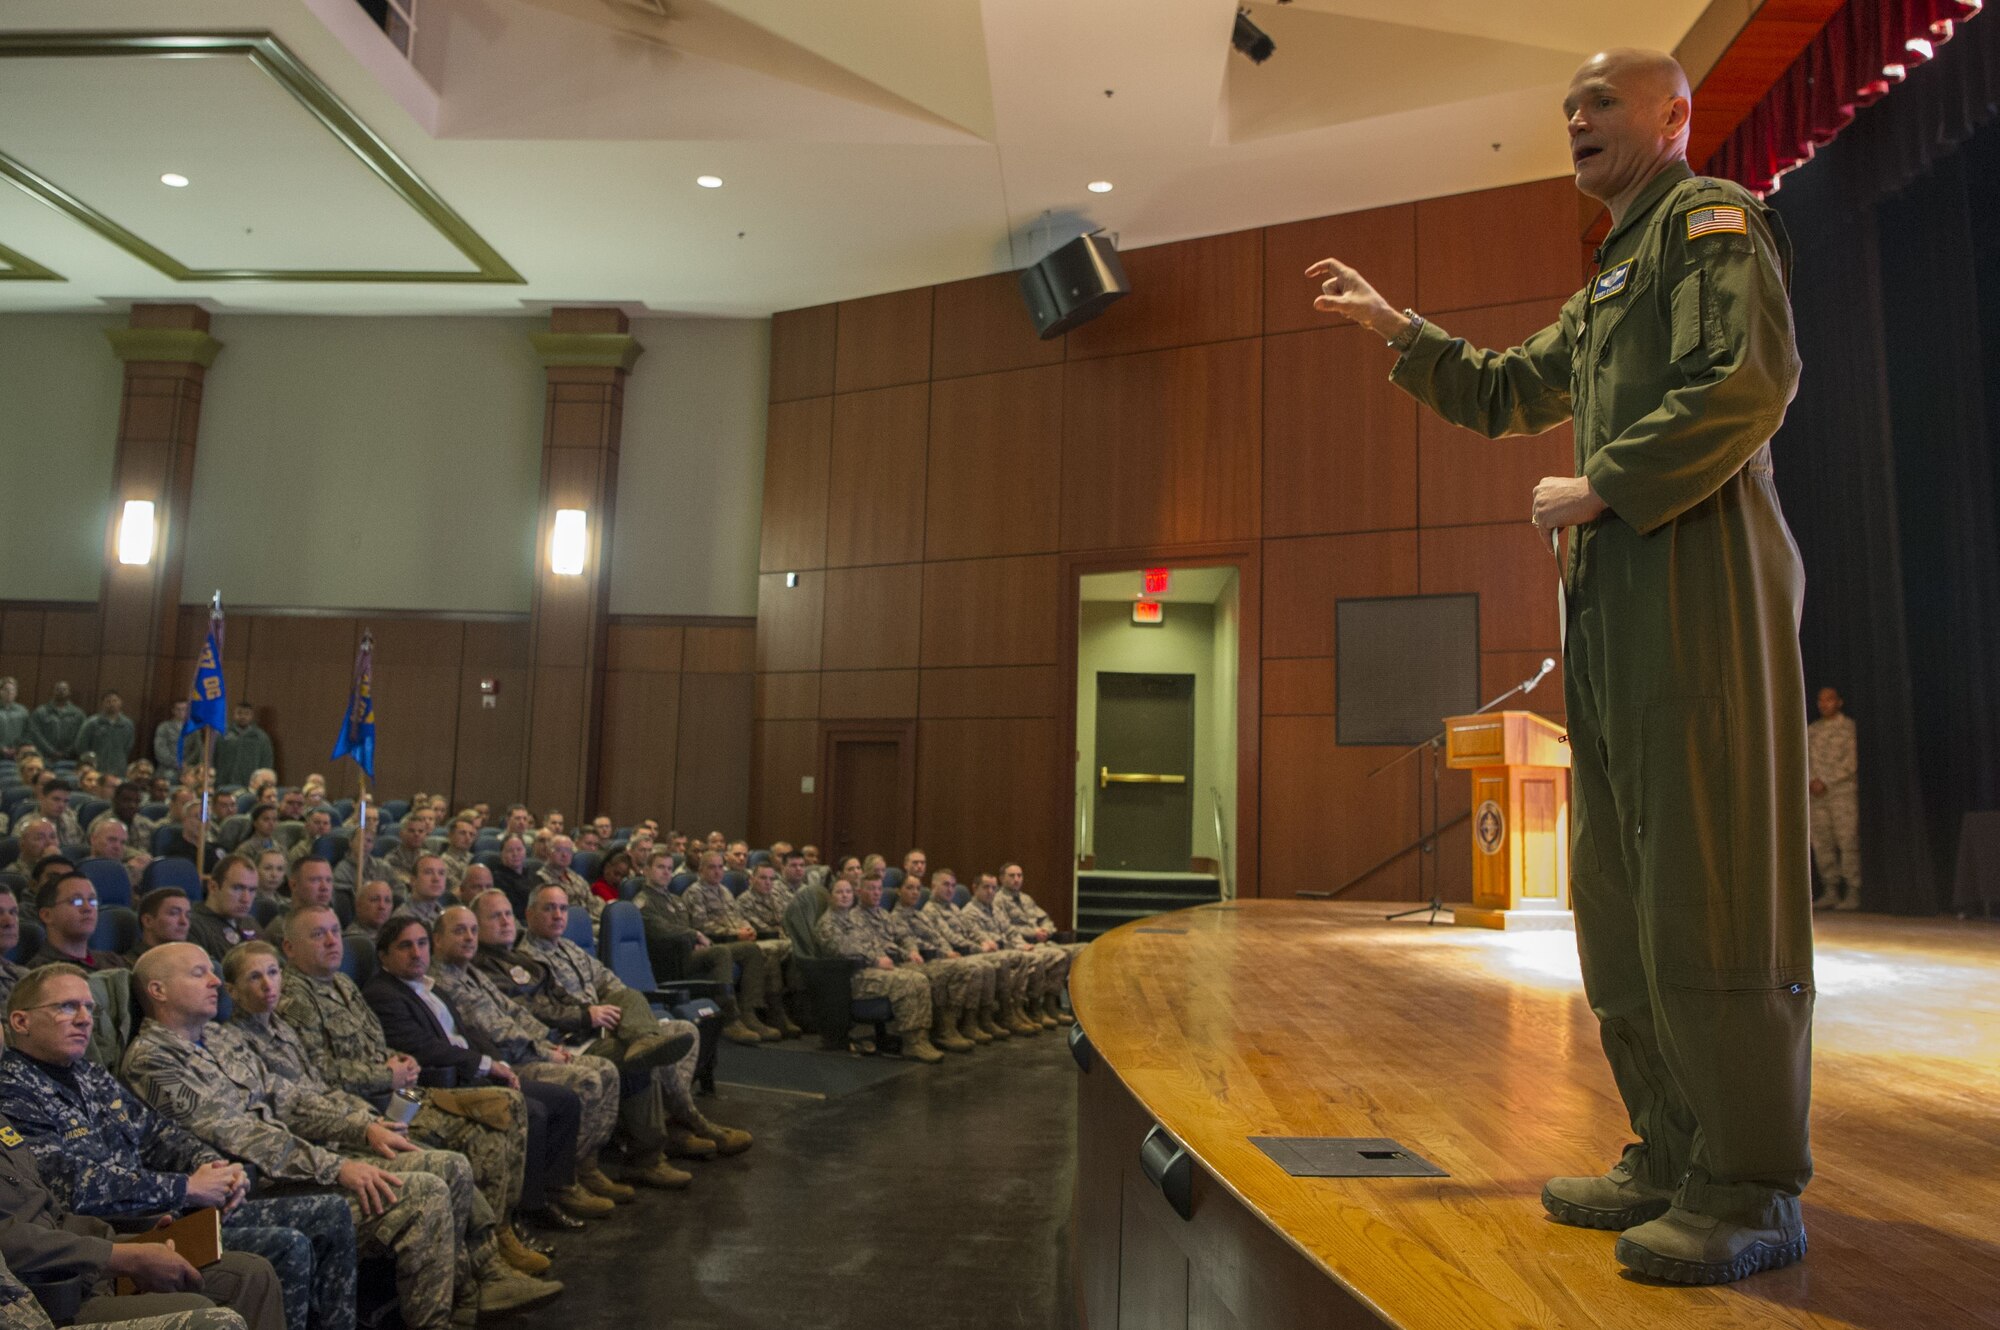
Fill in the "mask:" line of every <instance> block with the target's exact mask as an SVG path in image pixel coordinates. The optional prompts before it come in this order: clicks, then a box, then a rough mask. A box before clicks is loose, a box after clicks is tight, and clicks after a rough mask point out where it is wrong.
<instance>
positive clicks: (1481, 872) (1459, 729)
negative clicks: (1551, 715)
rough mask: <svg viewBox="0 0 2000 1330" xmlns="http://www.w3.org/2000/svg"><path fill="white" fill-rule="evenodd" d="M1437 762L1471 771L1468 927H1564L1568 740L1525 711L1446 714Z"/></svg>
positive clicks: (1456, 913) (1464, 917) (1463, 913)
mask: <svg viewBox="0 0 2000 1330" xmlns="http://www.w3.org/2000/svg"><path fill="white" fill-rule="evenodd" d="M1444 736H1445V750H1444V751H1445V765H1446V766H1449V767H1451V768H1453V769H1454V770H1464V771H1470V772H1471V773H1472V906H1471V908H1469V909H1468V908H1466V907H1463V906H1461V907H1458V908H1456V909H1454V910H1453V911H1452V914H1453V917H1454V919H1455V921H1456V922H1458V923H1461V924H1467V925H1470V926H1471V927H1474V928H1570V927H1573V926H1574V925H1573V923H1572V920H1571V918H1570V913H1569V744H1568V743H1566V742H1565V734H1564V731H1563V727H1562V726H1560V725H1558V724H1556V723H1555V722H1554V721H1552V720H1549V719H1547V718H1545V717H1542V716H1538V715H1536V714H1535V713H1534V712H1532V711H1489V712H1485V713H1483V714H1481V715H1474V716H1451V717H1448V718H1447V719H1446V720H1445V723H1444Z"/></svg>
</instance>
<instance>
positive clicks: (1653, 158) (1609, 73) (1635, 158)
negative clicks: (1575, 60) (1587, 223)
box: [1563, 47, 1692, 218]
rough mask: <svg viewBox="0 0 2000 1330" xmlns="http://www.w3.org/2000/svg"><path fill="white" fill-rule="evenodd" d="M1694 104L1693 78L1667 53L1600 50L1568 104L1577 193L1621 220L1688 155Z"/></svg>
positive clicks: (1577, 79) (1576, 80) (1573, 86)
mask: <svg viewBox="0 0 2000 1330" xmlns="http://www.w3.org/2000/svg"><path fill="white" fill-rule="evenodd" d="M1691 113H1692V105H1691V103H1690V98H1689V94H1688V81H1687V72H1686V71H1685V70H1683V69H1682V68H1681V67H1680V62H1679V61H1677V60H1675V59H1674V58H1673V57H1672V56H1670V55H1667V54H1665V53H1663V52H1660V51H1641V50H1634V49H1632V48H1629V47H1618V48H1614V49H1612V50H1609V51H1600V52H1598V53H1597V54H1596V55H1594V56H1592V57H1590V59H1588V60H1586V61H1584V62H1583V65H1582V66H1581V67H1580V68H1579V69H1578V70H1577V71H1576V74H1575V76H1574V77H1572V78H1571V79H1570V84H1569V93H1568V95H1567V96H1565V97H1564V98H1563V114H1564V116H1565V117H1566V118H1567V119H1568V121H1569V138H1570V161H1571V163H1572V164H1573V165H1574V167H1575V169H1576V187H1577V188H1578V189H1580V190H1582V191H1583V192H1584V193H1585V194H1588V195H1589V196H1590V197H1592V198H1594V199H1599V200H1601V201H1603V202H1604V203H1605V204H1606V205H1607V206H1609V207H1610V209H1611V214H1612V216H1613V217H1614V218H1620V217H1622V216H1623V212H1624V209H1625V207H1626V206H1627V205H1629V204H1630V203H1631V202H1632V200H1633V199H1634V198H1635V197H1636V196H1637V195H1638V194H1639V192H1640V191H1641V190H1643V189H1644V188H1645V187H1646V185H1647V183H1648V182H1650V181H1651V180H1652V179H1653V177H1655V176H1656V175H1658V174H1659V173H1660V170H1661V169H1662V168H1663V167H1665V166H1667V165H1668V164H1669V163H1671V162H1675V161H1679V160H1682V159H1684V158H1685V157H1686V156H1687V142H1688V123H1689V116H1690V115H1691Z"/></svg>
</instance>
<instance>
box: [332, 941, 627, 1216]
mask: <svg viewBox="0 0 2000 1330" xmlns="http://www.w3.org/2000/svg"><path fill="white" fill-rule="evenodd" d="M375 959H376V962H377V964H378V965H379V966H380V967H381V968H380V969H378V970H377V971H376V972H375V974H374V976H373V977H371V978H370V979H369V980H368V983H367V986H366V987H365V988H364V989H363V990H362V996H363V997H364V998H365V999H367V1002H368V1006H369V1009H370V1010H371V1011H373V1012H374V1013H375V1018H376V1019H377V1020H378V1021H380V1022H381V1024H382V1034H383V1038H384V1039H385V1040H386V1041H387V1043H388V1046H389V1047H390V1048H393V1049H395V1050H396V1051H397V1052H398V1053H404V1054H407V1055H408V1056H410V1057H411V1058H413V1059H414V1060H415V1061H416V1064H417V1079H418V1083H419V1084H422V1085H431V1086H442V1087H445V1088H449V1089H470V1088H476V1087H480V1086H495V1085H497V1086H504V1087H506V1088H507V1089H509V1090H512V1091H514V1092H516V1093H517V1094H519V1095H520V1096H521V1098H522V1100H523V1101H524V1103H525V1106H526V1108H527V1117H528V1141H527V1152H526V1154H525V1155H524V1156H523V1165H524V1172H523V1176H522V1182H521V1196H520V1199H519V1204H521V1205H523V1206H525V1207H526V1208H527V1209H530V1210H540V1209H542V1208H543V1207H544V1206H546V1205H547V1204H548V1199H549V1197H550V1195H552V1194H553V1195H562V1194H564V1193H568V1192H572V1191H575V1190H576V1189H577V1188H578V1187H579V1186H580V1183H579V1180H578V1177H577V1164H578V1155H577V1138H578V1137H579V1136H580V1135H581V1129H582V1125H583V1104H582V1101H581V1100H580V1099H579V1098H578V1097H577V1095H576V1092H575V1091H573V1090H570V1089H568V1088H567V1087H565V1086H561V1085H557V1084H555V1083H554V1082H551V1081H528V1082H526V1083H523V1082H522V1080H521V1078H520V1077H519V1076H517V1075H516V1074H515V1073H514V1069H513V1068H512V1067H511V1066H509V1065H508V1064H507V1062H506V1060H505V1059H504V1058H497V1057H494V1056H491V1055H490V1054H489V1053H487V1052H486V1051H485V1050H482V1049H476V1048H474V1047H473V1046H472V1041H471V1040H469V1039H468V1038H467V1037H466V1036H465V1034H464V1032H463V1031H461V1030H460V1028H459V1021H458V1013H457V1012H455V1011H453V1010H452V1008H451V1004H450V1003H449V1002H447V1001H446V1000H445V999H443V998H441V997H439V996H438V994H437V992H436V990H435V986H434V985H433V984H432V983H431V978H430V967H431V934H430V928H429V927H428V926H427V925H426V924H425V923H424V922H423V921H422V920H420V919H416V918H414V917H412V916H410V915H407V914H393V915H390V916H389V922H388V923H386V924H384V925H382V931H381V932H380V933H377V934H376V935H375ZM590 1194H591V1195H596V1193H595V1192H591V1193H590ZM624 1199H626V1200H630V1199H631V1197H629V1196H627V1197H625V1198H624Z"/></svg>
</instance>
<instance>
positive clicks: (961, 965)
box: [887, 901, 1012, 1012]
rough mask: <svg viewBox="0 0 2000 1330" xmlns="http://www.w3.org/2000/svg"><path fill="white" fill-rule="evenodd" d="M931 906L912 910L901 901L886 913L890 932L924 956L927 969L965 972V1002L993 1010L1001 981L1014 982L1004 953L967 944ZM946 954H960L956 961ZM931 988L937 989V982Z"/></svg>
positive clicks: (984, 1009) (972, 1005) (981, 1009)
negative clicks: (943, 968)
mask: <svg viewBox="0 0 2000 1330" xmlns="http://www.w3.org/2000/svg"><path fill="white" fill-rule="evenodd" d="M928 905H929V902H928V901H926V902H925V904H924V905H919V906H917V907H916V908H915V909H911V908H909V907H908V906H906V905H904V904H903V903H902V902H901V901H898V902H897V903H896V908H895V909H893V910H889V911H887V914H888V916H889V928H890V930H891V932H892V933H893V934H894V935H895V936H896V937H897V938H898V939H899V940H904V941H906V942H907V943H908V944H909V945H913V946H915V947H916V948H917V949H918V950H919V951H921V952H922V953H923V956H924V968H925V969H927V970H928V969H930V968H932V967H933V966H949V967H951V968H952V969H955V970H961V971H964V972H965V974H966V979H965V986H966V1001H967V1002H968V1003H970V1005H971V1008H972V1010H973V1011H975V1012H978V1011H989V1010H991V1009H992V1008H993V1007H994V1006H995V1005H997V1004H998V1002H999V1000H1000V985H1001V982H1002V981H1003V980H1008V981H1011V979H1012V975H1011V974H1010V973H1009V971H1008V969H1007V962H1006V961H1005V960H1004V959H1003V956H1004V955H1005V953H1004V952H998V951H981V950H980V949H979V943H978V942H977V941H974V942H971V943H970V944H966V943H964V942H963V940H962V939H961V937H960V935H959V932H958V930H957V929H955V928H951V927H949V926H948V924H947V922H946V919H945V916H943V915H941V914H937V913H934V912H932V911H931V910H930V909H928V908H927V907H928ZM947 951H955V952H957V953H959V954H958V956H957V957H956V958H955V959H954V958H952V957H949V956H946V955H945V954H944V953H945V952H947ZM932 987H933V989H935V987H936V985H935V983H933V985H932Z"/></svg>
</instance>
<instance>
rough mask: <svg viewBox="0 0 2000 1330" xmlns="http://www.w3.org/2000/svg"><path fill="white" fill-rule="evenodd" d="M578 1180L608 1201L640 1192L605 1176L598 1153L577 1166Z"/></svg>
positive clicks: (636, 1194)
mask: <svg viewBox="0 0 2000 1330" xmlns="http://www.w3.org/2000/svg"><path fill="white" fill-rule="evenodd" d="M576 1180H577V1184H578V1185H579V1186H581V1187H582V1188H583V1189H584V1190H585V1191H587V1192H589V1193H590V1194H591V1195H592V1196H602V1197H603V1198H604V1199H605V1200H607V1201H612V1202H618V1201H630V1200H632V1199H634V1198H635V1197H637V1196H638V1194H639V1193H638V1192H636V1191H633V1190H632V1189H631V1188H630V1187H628V1186H626V1185H625V1184H624V1183H622V1182H613V1181H612V1180H611V1179H610V1178H608V1177H606V1176H604V1169H603V1168H602V1167H600V1166H599V1164H598V1162H597V1156H596V1155H592V1156H591V1157H590V1158H588V1159H586V1160H584V1161H583V1162H582V1163H581V1164H578V1165H577V1166H576ZM529 1273H531V1274H532V1273H534V1272H533V1271H530V1272H529Z"/></svg>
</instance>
